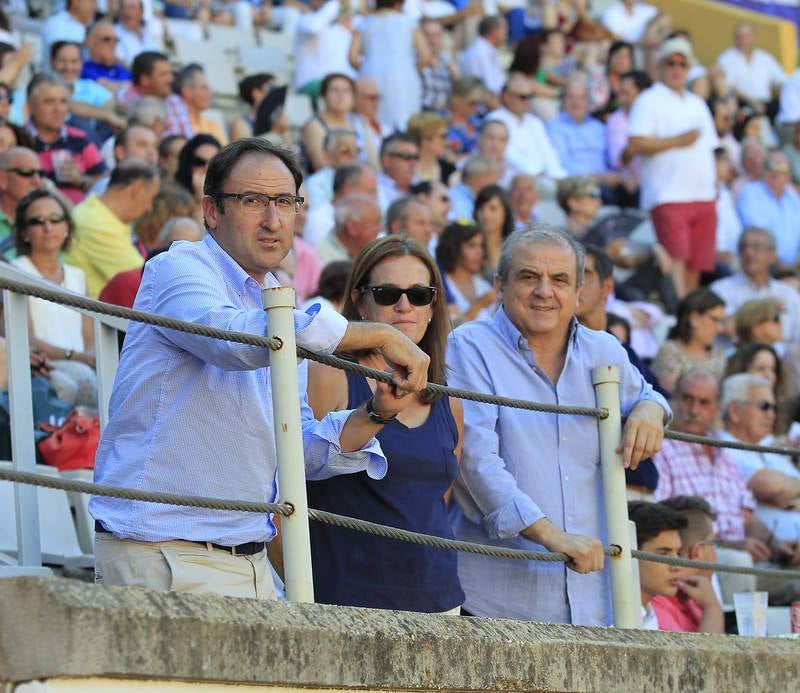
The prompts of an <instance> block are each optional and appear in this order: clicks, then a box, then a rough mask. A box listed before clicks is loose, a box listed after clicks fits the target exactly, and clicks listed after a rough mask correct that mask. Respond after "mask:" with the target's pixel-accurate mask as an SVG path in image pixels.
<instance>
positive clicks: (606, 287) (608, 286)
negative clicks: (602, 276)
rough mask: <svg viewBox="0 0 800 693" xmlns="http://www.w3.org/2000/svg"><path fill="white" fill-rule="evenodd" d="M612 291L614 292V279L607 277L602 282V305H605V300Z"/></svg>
mask: <svg viewBox="0 0 800 693" xmlns="http://www.w3.org/2000/svg"><path fill="white" fill-rule="evenodd" d="M612 291H614V278H613V277H608V278H607V279H606V280H605V281H604V282H603V305H605V303H606V299H607V298H608V297H609V296H610V295H611V292H612Z"/></svg>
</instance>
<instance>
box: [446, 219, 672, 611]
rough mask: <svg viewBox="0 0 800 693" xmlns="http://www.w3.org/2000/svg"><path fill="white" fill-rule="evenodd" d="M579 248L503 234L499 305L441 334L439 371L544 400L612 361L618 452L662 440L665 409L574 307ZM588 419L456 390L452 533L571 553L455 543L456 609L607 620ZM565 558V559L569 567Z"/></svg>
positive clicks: (573, 398) (578, 393)
mask: <svg viewBox="0 0 800 693" xmlns="http://www.w3.org/2000/svg"><path fill="white" fill-rule="evenodd" d="M583 278H584V268H583V249H582V248H581V246H580V244H579V243H577V241H575V239H573V238H572V237H571V236H568V235H567V234H565V233H563V232H560V231H556V230H551V229H531V230H528V231H520V232H517V233H513V234H511V236H509V237H508V239H507V240H506V242H505V244H504V245H503V250H502V252H501V254H500V261H499V263H498V273H497V276H496V277H495V289H496V290H497V292H498V294H499V296H500V301H501V305H500V307H499V308H498V309H497V312H496V313H495V314H494V317H493V318H492V319H491V320H490V321H482V320H476V321H472V322H467V323H465V324H463V325H461V326H460V327H458V328H457V329H456V330H454V331H453V332H452V333H451V334H450V338H449V344H448V349H447V363H448V365H449V366H450V369H451V370H450V373H449V375H448V382H449V384H450V385H453V386H454V387H459V388H468V389H472V390H478V391H480V392H492V393H497V394H503V395H505V396H507V397H522V398H526V399H533V400H536V401H539V402H548V403H552V404H556V403H566V402H569V403H570V404H578V403H581V404H588V403H591V402H592V401H594V391H593V388H592V382H591V372H592V369H593V368H595V367H598V366H609V365H615V366H617V367H618V368H619V371H620V375H621V384H620V396H621V401H622V411H623V415H624V416H626V417H627V419H626V422H625V426H624V429H623V432H622V445H621V446H620V451H621V452H623V464H625V466H628V467H631V468H635V467H636V466H637V465H638V464H639V462H641V460H642V459H644V458H646V457H649V456H651V455H652V454H653V453H654V452H655V451H656V450H658V448H659V445H660V443H661V439H662V436H663V430H664V424H665V422H666V421H668V420H669V416H670V409H669V406H668V405H667V403H666V401H665V400H664V399H663V398H662V397H661V396H660V395H658V394H657V393H655V392H653V390H652V388H651V387H650V386H649V385H648V384H647V383H646V382H645V381H644V379H643V378H642V376H641V375H640V374H639V371H637V370H636V369H635V368H634V367H633V366H632V365H631V363H630V361H629V360H628V357H627V355H626V353H625V351H624V350H623V349H622V346H620V344H619V342H618V341H616V340H615V339H614V338H613V337H612V336H611V335H609V334H607V333H605V332H600V331H596V330H590V329H587V328H585V327H583V326H582V325H580V324H578V323H577V321H576V319H575V310H576V308H577V303H578V296H579V293H580V290H581V286H582V283H583ZM599 460H600V451H599V443H598V437H597V422H596V421H594V420H592V419H591V418H589V417H584V416H569V415H562V414H545V415H540V414H532V413H531V412H525V411H522V410H520V409H513V408H509V407H496V406H487V405H485V404H478V403H476V402H466V401H465V402H464V451H463V453H462V457H461V467H460V470H459V475H458V478H457V479H456V482H455V486H454V489H453V498H454V499H455V501H456V502H455V503H454V504H453V506H452V508H451V522H452V525H453V531H454V533H455V536H456V538H457V539H461V540H465V541H473V542H478V543H482V544H493V545H495V546H502V547H506V548H518V549H529V550H534V551H536V550H542V547H544V548H545V549H547V550H550V551H561V552H563V553H566V554H567V555H568V556H569V557H570V560H569V562H568V563H567V564H566V565H565V564H563V563H539V562H536V561H504V562H502V563H501V564H498V563H496V562H489V561H486V560H485V559H484V558H483V557H481V556H472V555H471V554H462V555H461V556H459V559H458V573H459V578H460V580H461V585H462V587H463V588H464V592H465V593H466V597H467V598H466V602H465V603H464V609H466V610H467V611H468V612H470V613H472V614H474V615H477V616H484V617H500V618H518V619H527V620H536V621H549V622H552V623H572V624H575V625H610V624H611V611H610V600H609V595H610V590H609V584H608V573H607V572H603V571H602V568H603V565H604V560H603V555H602V544H601V540H602V539H604V538H605V531H606V530H605V519H604V518H605V508H604V506H603V501H602V498H603V494H602V491H601V474H600V461H599ZM573 571H574V572H573Z"/></svg>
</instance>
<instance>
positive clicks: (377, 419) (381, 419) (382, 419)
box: [366, 397, 397, 426]
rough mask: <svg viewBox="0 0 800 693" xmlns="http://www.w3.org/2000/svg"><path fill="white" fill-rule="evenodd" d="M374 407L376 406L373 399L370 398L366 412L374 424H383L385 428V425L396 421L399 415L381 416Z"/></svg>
mask: <svg viewBox="0 0 800 693" xmlns="http://www.w3.org/2000/svg"><path fill="white" fill-rule="evenodd" d="M373 405H374V403H373V398H372V397H370V398H369V399H368V400H367V404H366V410H367V416H368V417H369V420H370V421H372V422H373V423H376V424H381V426H383V425H384V424H387V423H389V422H390V421H394V420H395V419H396V418H397V414H394V415H392V416H381V415H380V414H378V413H377V412H376V411H375V409H374V407H373Z"/></svg>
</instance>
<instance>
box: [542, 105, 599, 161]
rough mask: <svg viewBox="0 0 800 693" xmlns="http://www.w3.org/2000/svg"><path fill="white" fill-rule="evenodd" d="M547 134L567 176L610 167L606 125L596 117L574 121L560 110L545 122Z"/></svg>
mask: <svg viewBox="0 0 800 693" xmlns="http://www.w3.org/2000/svg"><path fill="white" fill-rule="evenodd" d="M547 134H548V135H549V136H550V141H551V142H552V143H553V147H555V150H556V152H558V158H559V159H560V160H561V163H562V164H564V168H566V169H567V172H568V173H569V175H571V176H588V175H590V174H593V173H604V172H605V171H608V170H609V167H608V145H607V140H606V126H605V125H604V124H603V123H601V122H600V121H599V120H597V118H593V117H592V116H587V117H586V118H585V119H584V121H583V122H582V123H576V122H575V121H574V120H573V119H572V116H570V115H569V114H567V113H563V112H562V113H559V114H558V115H557V116H556V117H555V118H553V120H551V121H550V122H549V123H547Z"/></svg>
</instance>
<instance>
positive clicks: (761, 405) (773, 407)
mask: <svg viewBox="0 0 800 693" xmlns="http://www.w3.org/2000/svg"><path fill="white" fill-rule="evenodd" d="M742 404H752V405H753V406H754V407H755V408H756V409H758V410H759V411H765V412H766V411H771V412H773V413H774V412H776V411H778V405H777V404H774V403H773V402H767V401H766V400H763V399H762V400H759V401H758V402H749V401H746V402H742Z"/></svg>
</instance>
